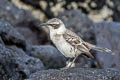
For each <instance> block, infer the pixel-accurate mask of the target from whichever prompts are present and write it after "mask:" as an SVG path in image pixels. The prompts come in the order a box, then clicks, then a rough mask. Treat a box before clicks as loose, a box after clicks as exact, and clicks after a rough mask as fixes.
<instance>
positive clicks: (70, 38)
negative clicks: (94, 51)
mask: <svg viewBox="0 0 120 80" xmlns="http://www.w3.org/2000/svg"><path fill="white" fill-rule="evenodd" d="M63 37H64V38H65V40H66V41H67V42H68V43H69V44H71V45H72V46H73V47H74V48H75V49H77V50H80V51H81V52H83V53H85V54H87V55H88V56H90V57H93V56H92V55H91V54H90V52H89V50H90V48H89V46H88V45H87V43H86V42H85V41H83V40H82V39H81V38H80V37H79V36H77V34H75V33H74V32H72V31H70V30H66V32H65V34H64V35H63Z"/></svg>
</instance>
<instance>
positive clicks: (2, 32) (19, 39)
mask: <svg viewBox="0 0 120 80" xmlns="http://www.w3.org/2000/svg"><path fill="white" fill-rule="evenodd" d="M0 36H1V40H2V41H3V42H4V44H5V45H16V46H17V47H20V48H22V49H23V50H27V49H28V45H27V43H26V41H25V39H24V37H23V36H22V35H21V34H20V33H18V32H17V31H16V29H14V28H13V26H12V25H11V24H9V23H8V22H6V21H5V20H3V19H0Z"/></svg>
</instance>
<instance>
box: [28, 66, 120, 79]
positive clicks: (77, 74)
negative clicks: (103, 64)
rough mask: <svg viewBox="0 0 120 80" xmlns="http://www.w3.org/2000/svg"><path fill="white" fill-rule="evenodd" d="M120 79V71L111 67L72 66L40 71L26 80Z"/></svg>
mask: <svg viewBox="0 0 120 80" xmlns="http://www.w3.org/2000/svg"><path fill="white" fill-rule="evenodd" d="M40 79H41V80H120V72H119V71H116V70H111V69H89V68H70V69H63V70H45V71H38V72H36V73H33V74H31V75H30V77H29V79H26V80H40Z"/></svg>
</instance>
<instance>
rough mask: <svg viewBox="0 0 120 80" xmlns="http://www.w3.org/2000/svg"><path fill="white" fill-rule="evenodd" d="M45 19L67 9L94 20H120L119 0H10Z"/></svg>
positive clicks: (41, 19)
mask: <svg viewBox="0 0 120 80" xmlns="http://www.w3.org/2000/svg"><path fill="white" fill-rule="evenodd" d="M10 1H12V2H13V3H14V4H15V5H17V6H18V7H19V8H23V9H27V10H30V11H31V12H32V14H33V15H34V16H35V17H36V18H38V19H40V21H44V20H46V19H49V18H53V17H56V16H58V15H59V12H64V11H66V10H79V11H80V12H82V13H84V14H86V15H88V17H89V18H90V19H92V20H93V21H96V22H97V21H103V20H107V21H118V22H119V21H120V16H119V14H120V6H119V4H120V1H119V0H101V1H99V0H10Z"/></svg>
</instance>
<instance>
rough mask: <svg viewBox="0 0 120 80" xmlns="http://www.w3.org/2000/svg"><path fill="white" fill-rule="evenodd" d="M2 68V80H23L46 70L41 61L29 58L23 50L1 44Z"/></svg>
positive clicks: (0, 70) (0, 59)
mask: <svg viewBox="0 0 120 80" xmlns="http://www.w3.org/2000/svg"><path fill="white" fill-rule="evenodd" d="M0 66H1V67H0V68H1V69H0V80H8V79H10V80H22V79H24V78H27V77H28V76H29V75H30V74H31V73H33V72H36V71H38V70H43V69H44V66H43V64H42V62H41V61H40V60H39V59H37V58H33V57H30V56H28V55H27V54H26V53H25V52H24V51H23V50H22V49H20V48H17V47H15V46H11V47H9V46H6V47H5V46H4V45H1V44H0Z"/></svg>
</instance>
